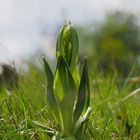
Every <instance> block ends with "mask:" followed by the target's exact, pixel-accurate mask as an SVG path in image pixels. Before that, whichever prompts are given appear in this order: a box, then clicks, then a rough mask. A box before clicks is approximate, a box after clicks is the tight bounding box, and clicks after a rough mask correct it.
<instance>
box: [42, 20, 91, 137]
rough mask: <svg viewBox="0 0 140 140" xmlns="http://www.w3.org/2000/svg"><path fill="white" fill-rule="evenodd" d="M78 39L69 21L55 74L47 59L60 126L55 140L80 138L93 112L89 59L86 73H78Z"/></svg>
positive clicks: (60, 42)
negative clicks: (91, 106) (90, 105)
mask: <svg viewBox="0 0 140 140" xmlns="http://www.w3.org/2000/svg"><path fill="white" fill-rule="evenodd" d="M78 51H79V43H78V36H77V33H76V30H75V28H74V27H73V25H72V24H71V23H70V22H68V23H65V25H64V26H63V27H62V29H61V30H60V33H59V35H58V39H57V44H56V58H57V65H56V70H55V73H54V74H53V72H52V70H51V68H50V66H49V64H48V62H47V61H46V59H45V58H43V61H44V68H45V72H46V77H47V103H48V109H49V110H50V111H51V113H52V115H53V116H54V119H55V121H56V123H57V124H58V125H59V127H60V129H61V130H60V132H58V133H57V135H55V136H54V137H53V138H54V139H62V138H69V139H79V138H80V135H79V134H81V135H82V128H83V127H82V126H83V125H84V123H86V120H87V118H88V116H89V114H90V112H91V108H90V107H89V104H90V85H89V78H88V59H87V58H86V57H85V58H84V63H83V68H82V74H81V76H80V74H79V72H78V66H77V63H78Z"/></svg>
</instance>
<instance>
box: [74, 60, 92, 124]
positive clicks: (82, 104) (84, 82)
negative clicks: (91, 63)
mask: <svg viewBox="0 0 140 140" xmlns="http://www.w3.org/2000/svg"><path fill="white" fill-rule="evenodd" d="M89 102H90V87H89V78H88V65H87V58H84V66H83V70H82V76H81V81H80V85H79V91H78V96H77V101H76V105H75V109H74V113H73V116H74V117H73V118H74V120H73V124H75V123H76V122H77V120H78V119H79V118H80V115H81V114H82V112H83V111H84V110H87V108H88V107H89Z"/></svg>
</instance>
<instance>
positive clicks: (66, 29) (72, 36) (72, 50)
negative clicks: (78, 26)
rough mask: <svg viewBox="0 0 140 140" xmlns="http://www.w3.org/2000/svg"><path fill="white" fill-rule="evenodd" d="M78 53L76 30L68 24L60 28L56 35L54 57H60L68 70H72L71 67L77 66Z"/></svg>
mask: <svg viewBox="0 0 140 140" xmlns="http://www.w3.org/2000/svg"><path fill="white" fill-rule="evenodd" d="M78 51H79V44H78V36H77V33H76V30H75V28H74V27H73V26H72V25H71V23H70V22H68V23H66V24H65V25H64V26H63V27H62V29H61V30H60V33H59V35H58V39H57V45H56V57H57V58H58V57H59V55H62V56H63V57H64V58H65V59H66V61H67V63H68V65H69V66H70V69H74V68H73V67H74V66H75V65H76V64H77V59H78Z"/></svg>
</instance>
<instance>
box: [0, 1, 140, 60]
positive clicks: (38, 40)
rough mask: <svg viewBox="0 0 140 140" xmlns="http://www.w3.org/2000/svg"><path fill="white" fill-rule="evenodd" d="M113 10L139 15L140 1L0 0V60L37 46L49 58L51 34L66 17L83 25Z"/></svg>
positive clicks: (52, 52) (74, 22) (30, 50)
mask: <svg viewBox="0 0 140 140" xmlns="http://www.w3.org/2000/svg"><path fill="white" fill-rule="evenodd" d="M112 10H124V11H128V12H132V13H134V14H136V15H137V16H140V0H133V1H132V0H0V62H7V61H12V60H16V61H17V58H22V57H26V56H29V55H30V54H34V53H36V50H37V49H38V48H39V47H42V48H43V47H44V50H45V51H46V52H47V55H48V56H49V57H52V56H53V55H54V49H52V47H51V45H52V44H53V43H55V42H54V40H53V35H54V34H55V33H56V31H57V30H58V29H57V28H58V27H60V25H61V24H62V23H63V22H64V21H65V20H66V19H69V20H71V21H72V23H73V24H80V25H84V24H85V23H87V22H90V21H92V22H93V21H102V20H103V19H104V17H105V15H106V13H107V12H108V11H112ZM44 29H45V30H46V31H45V34H47V36H46V37H43V35H42V31H43V30H44ZM53 45H54V44H53Z"/></svg>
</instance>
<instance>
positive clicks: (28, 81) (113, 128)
mask: <svg viewBox="0 0 140 140" xmlns="http://www.w3.org/2000/svg"><path fill="white" fill-rule="evenodd" d="M89 77H90V82H91V107H92V113H91V114H90V117H89V119H88V120H87V121H88V123H87V124H86V125H85V126H84V128H85V129H84V130H83V131H85V133H84V134H85V135H84V136H83V140H84V139H85V140H94V139H96V140H101V139H102V140H112V139H119V140H139V139H140V93H139V92H138V93H137V94H135V95H134V96H131V97H129V98H127V99H126V100H124V101H122V99H123V98H124V97H126V96H127V95H129V94H130V93H131V92H132V91H134V90H135V89H137V88H139V84H136V83H125V84H124V83H121V84H120V83H119V82H118V79H117V78H116V77H115V76H114V77H112V78H104V77H103V76H99V75H98V76H97V75H94V77H93V76H92V75H91V76H89ZM96 79H97V80H96ZM99 79H100V80H99ZM45 85H46V77H45V73H44V72H42V71H39V70H37V69H35V68H34V67H30V71H29V72H28V73H26V74H24V75H23V76H20V82H19V87H18V88H15V89H14V90H13V91H10V92H9V91H7V90H6V89H2V90H1V91H0V139H4V140H5V139H10V140H12V139H14V140H16V139H17V140H19V139H21V140H22V139H39V140H41V139H43V140H44V139H46V140H49V139H51V138H50V136H48V131H51V130H50V129H49V128H53V129H54V130H59V126H57V124H56V123H55V121H54V120H53V119H52V116H51V114H50V113H49V112H48V110H47V102H46V95H45V90H46V89H45ZM49 134H50V133H49Z"/></svg>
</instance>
